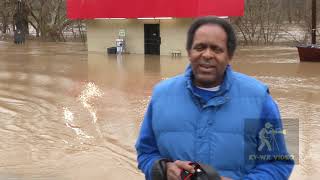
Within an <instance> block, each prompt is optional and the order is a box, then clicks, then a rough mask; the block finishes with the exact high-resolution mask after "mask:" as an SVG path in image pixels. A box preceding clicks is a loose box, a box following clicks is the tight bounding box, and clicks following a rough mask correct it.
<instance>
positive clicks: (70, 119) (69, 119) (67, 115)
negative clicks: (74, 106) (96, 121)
mask: <svg viewBox="0 0 320 180" xmlns="http://www.w3.org/2000/svg"><path fill="white" fill-rule="evenodd" d="M63 111H64V112H63V114H64V120H65V124H66V126H67V127H68V128H71V129H72V130H74V131H75V133H76V134H77V135H78V136H79V137H81V138H86V139H90V138H93V136H89V135H87V134H86V133H85V132H83V131H82V130H81V129H80V127H79V126H76V125H74V115H73V113H72V112H71V111H70V110H69V109H68V108H67V107H64V108H63Z"/></svg>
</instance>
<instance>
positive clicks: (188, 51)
mask: <svg viewBox="0 0 320 180" xmlns="http://www.w3.org/2000/svg"><path fill="white" fill-rule="evenodd" d="M186 51H187V53H188V57H190V54H191V53H190V51H191V50H188V49H186Z"/></svg>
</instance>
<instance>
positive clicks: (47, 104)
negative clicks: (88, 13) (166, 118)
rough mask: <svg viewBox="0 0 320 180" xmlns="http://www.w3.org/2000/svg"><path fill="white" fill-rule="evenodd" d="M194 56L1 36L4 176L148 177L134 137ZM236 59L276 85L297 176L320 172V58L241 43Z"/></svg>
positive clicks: (20, 179)
mask: <svg viewBox="0 0 320 180" xmlns="http://www.w3.org/2000/svg"><path fill="white" fill-rule="evenodd" d="M187 64H188V60H187V57H177V58H172V57H171V56H144V55H134V54H130V55H122V56H116V55H106V54H103V53H89V54H88V53H87V51H86V47H85V46H84V45H83V44H79V43H40V42H28V43H27V44H25V45H14V44H13V43H11V42H1V41H0V117H1V118H0V137H1V138H0V179H1V180H2V179H4V180H7V179H14V180H88V179H92V180H106V179H110V180H111V179H119V180H121V179H128V177H130V179H131V180H142V179H144V178H143V175H142V174H141V173H140V171H139V170H138V169H137V168H136V166H137V164H136V160H135V159H136V155H135V150H134V143H135V140H136V137H137V135H138V132H139V127H140V124H141V120H142V118H143V114H144V111H145V108H146V105H147V104H148V101H149V98H150V96H151V92H152V87H153V86H154V85H155V84H156V83H157V82H159V81H161V80H163V79H166V78H169V77H171V76H174V75H176V74H179V73H181V72H183V71H184V69H185V67H186V66H187ZM232 67H233V68H234V69H235V70H237V71H239V72H242V73H245V74H248V75H251V76H254V77H255V78H257V79H259V80H261V81H263V82H265V83H266V84H268V85H269V87H270V91H271V94H272V95H273V97H274V98H275V100H276V101H277V102H278V104H279V107H280V110H281V114H282V117H283V119H284V125H285V127H287V128H288V136H289V135H290V136H291V137H289V138H288V142H289V143H288V147H289V150H290V152H292V153H294V154H295V158H296V161H297V162H298V165H297V166H295V168H294V171H293V174H292V177H291V179H297V180H298V179H299V180H301V179H318V178H319V177H320V170H319V169H320V137H319V136H320V63H299V61H298V54H297V50H296V49H295V48H292V47H242V48H239V49H238V51H237V53H236V55H235V57H234V60H233V62H232Z"/></svg>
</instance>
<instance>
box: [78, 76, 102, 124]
mask: <svg viewBox="0 0 320 180" xmlns="http://www.w3.org/2000/svg"><path fill="white" fill-rule="evenodd" d="M102 95H103V93H102V91H101V90H100V89H99V88H98V87H97V86H96V85H95V84H94V83H93V82H89V83H87V84H86V85H85V88H84V90H83V91H82V92H81V94H80V95H79V97H78V98H79V101H80V102H81V104H82V105H83V107H84V108H86V109H88V111H89V112H90V114H91V116H92V122H93V123H94V124H95V123H96V122H97V120H98V119H97V110H96V109H95V108H94V106H93V104H92V102H91V101H92V100H93V99H95V98H97V97H101V96H102Z"/></svg>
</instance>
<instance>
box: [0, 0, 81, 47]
mask: <svg viewBox="0 0 320 180" xmlns="http://www.w3.org/2000/svg"><path fill="white" fill-rule="evenodd" d="M18 4H20V8H19V6H18ZM17 21H26V22H27V23H28V26H30V27H32V28H25V33H26V34H29V33H30V29H34V31H35V32H34V35H35V36H36V37H38V38H40V39H43V40H48V41H66V39H67V38H70V37H72V36H73V37H74V38H78V39H80V40H82V41H85V40H86V34H85V25H84V23H83V22H82V21H81V20H76V21H74V20H69V19H67V17H66V2H65V0H1V1H0V31H1V32H2V34H7V33H10V32H12V31H14V30H15V29H16V24H17V23H16V22H17Z"/></svg>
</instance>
